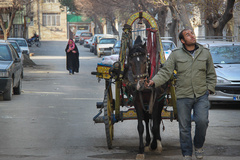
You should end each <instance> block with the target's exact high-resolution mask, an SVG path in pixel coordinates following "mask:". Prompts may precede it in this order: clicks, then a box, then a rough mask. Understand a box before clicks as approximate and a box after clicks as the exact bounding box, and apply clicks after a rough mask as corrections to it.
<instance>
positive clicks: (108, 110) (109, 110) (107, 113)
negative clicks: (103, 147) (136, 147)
mask: <svg viewBox="0 0 240 160" xmlns="http://www.w3.org/2000/svg"><path fill="white" fill-rule="evenodd" d="M110 92H111V87H110V88H109V91H108V93H107V96H105V98H104V101H103V105H104V123H105V131H106V138H107V145H108V149H112V140H113V132H114V127H113V121H112V115H113V107H112V104H113V103H112V102H113V99H112V95H111V93H110Z"/></svg>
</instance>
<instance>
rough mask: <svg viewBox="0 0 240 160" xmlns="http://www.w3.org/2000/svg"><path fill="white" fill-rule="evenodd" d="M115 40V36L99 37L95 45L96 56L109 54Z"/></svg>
mask: <svg viewBox="0 0 240 160" xmlns="http://www.w3.org/2000/svg"><path fill="white" fill-rule="evenodd" d="M116 41H117V39H116V38H101V39H100V41H99V43H98V45H97V56H98V57H101V55H111V53H112V49H113V46H114V44H115V43H116Z"/></svg>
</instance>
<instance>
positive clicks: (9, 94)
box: [3, 80, 13, 101]
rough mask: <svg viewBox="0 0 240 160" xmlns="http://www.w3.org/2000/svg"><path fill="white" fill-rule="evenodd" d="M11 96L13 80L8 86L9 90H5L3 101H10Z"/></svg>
mask: <svg viewBox="0 0 240 160" xmlns="http://www.w3.org/2000/svg"><path fill="white" fill-rule="evenodd" d="M12 94H13V80H12V82H11V84H10V88H9V90H7V91H6V92H4V93H3V99H4V100H7V101H10V100H11V99H12Z"/></svg>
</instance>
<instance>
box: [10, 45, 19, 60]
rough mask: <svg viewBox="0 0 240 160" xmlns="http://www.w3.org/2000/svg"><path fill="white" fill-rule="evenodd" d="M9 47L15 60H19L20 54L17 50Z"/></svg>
mask: <svg viewBox="0 0 240 160" xmlns="http://www.w3.org/2000/svg"><path fill="white" fill-rule="evenodd" d="M9 47H10V50H11V52H12V56H13V59H16V58H19V56H18V53H17V51H16V50H15V48H14V47H13V46H12V45H9Z"/></svg>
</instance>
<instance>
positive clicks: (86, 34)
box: [81, 33, 92, 37]
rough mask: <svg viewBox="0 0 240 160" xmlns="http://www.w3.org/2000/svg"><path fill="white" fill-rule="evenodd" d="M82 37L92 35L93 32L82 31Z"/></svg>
mask: <svg viewBox="0 0 240 160" xmlns="http://www.w3.org/2000/svg"><path fill="white" fill-rule="evenodd" d="M81 36H82V37H92V33H82V34H81Z"/></svg>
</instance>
